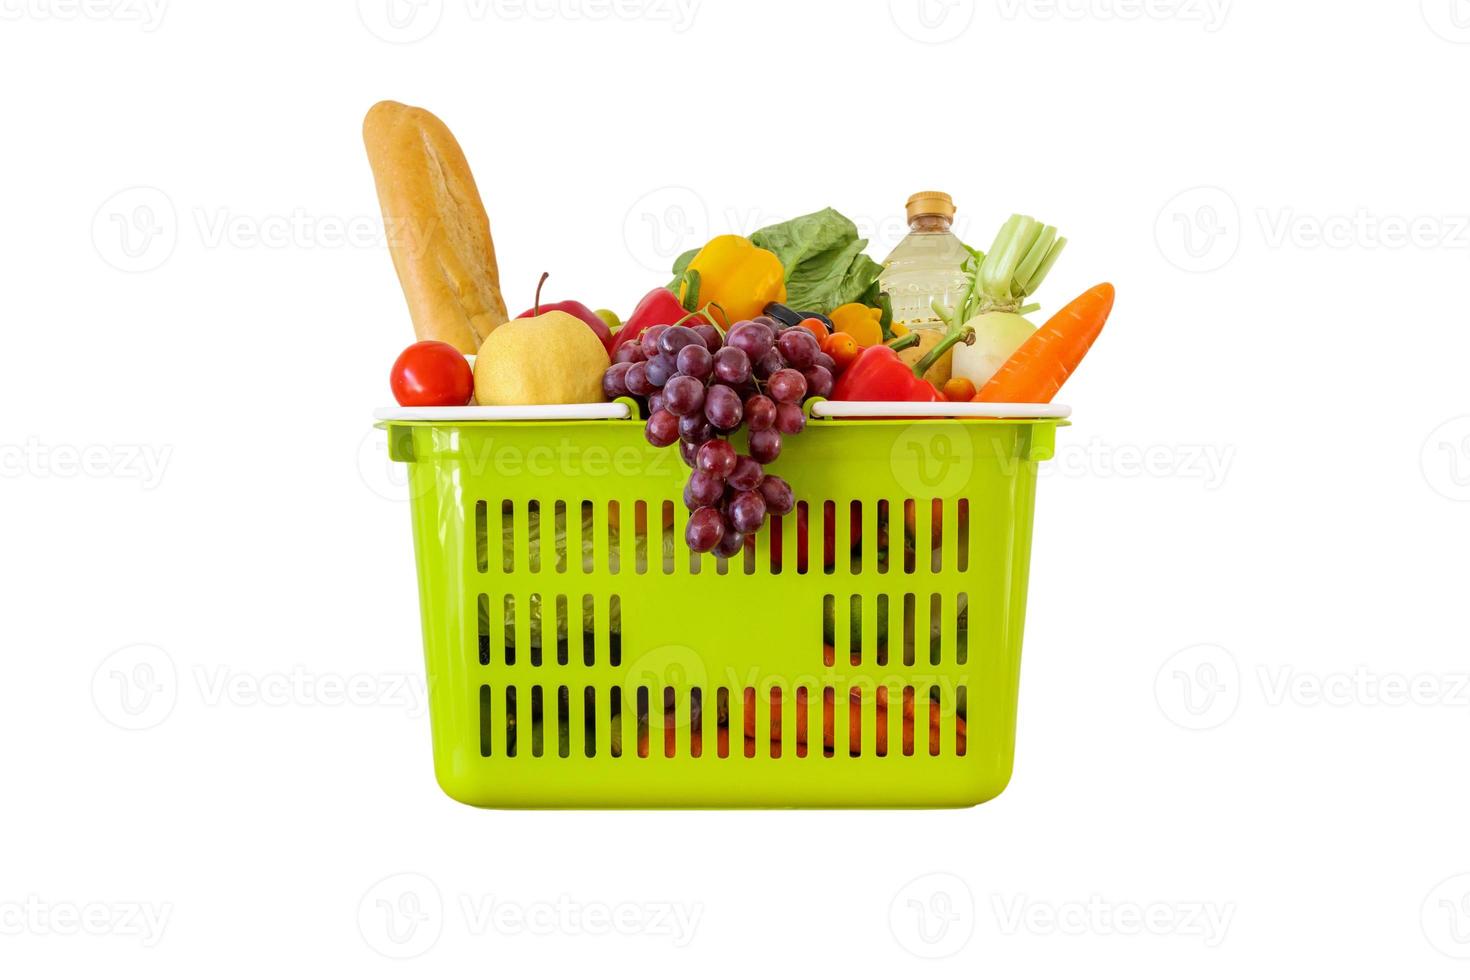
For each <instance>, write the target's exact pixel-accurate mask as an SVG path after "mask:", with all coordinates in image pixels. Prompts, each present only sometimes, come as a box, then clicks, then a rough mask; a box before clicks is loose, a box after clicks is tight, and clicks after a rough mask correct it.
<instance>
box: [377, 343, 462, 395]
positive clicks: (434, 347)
mask: <svg viewBox="0 0 1470 980" xmlns="http://www.w3.org/2000/svg"><path fill="white" fill-rule="evenodd" d="M388 383H389V384H390V385H391V386H392V387H393V397H394V398H396V399H398V404H400V405H409V406H418V405H452V406H458V405H468V404H469V403H470V398H471V397H472V396H473V395H474V393H475V373H474V372H473V371H471V370H470V363H469V361H466V360H465V357H464V355H463V354H461V353H460V352H459V351H458V350H457V349H455V348H454V347H452V346H451V345H449V344H446V343H444V342H443V341H440V340H421V341H419V342H418V343H416V344H412V345H410V346H409V347H407V348H406V349H405V350H404V351H403V353H402V354H399V355H398V360H396V361H394V362H393V370H392V372H391V373H390V374H389V375H388Z"/></svg>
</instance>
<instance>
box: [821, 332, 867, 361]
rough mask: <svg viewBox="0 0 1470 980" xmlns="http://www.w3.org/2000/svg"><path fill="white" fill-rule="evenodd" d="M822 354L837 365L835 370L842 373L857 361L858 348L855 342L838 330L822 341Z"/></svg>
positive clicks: (848, 335)
mask: <svg viewBox="0 0 1470 980" xmlns="http://www.w3.org/2000/svg"><path fill="white" fill-rule="evenodd" d="M822 353H823V354H826V355H827V356H828V357H830V358H832V360H833V361H835V362H836V363H837V370H838V371H842V370H845V369H846V368H847V366H848V365H849V364H851V363H852V362H853V361H855V360H857V356H858V353H859V348H858V344H857V341H856V340H854V339H853V338H852V336H851V335H850V334H845V333H842V332H841V331H840V330H839V331H838V332H837V333H834V334H832V335H831V336H830V337H828V338H827V339H826V340H824V341H822Z"/></svg>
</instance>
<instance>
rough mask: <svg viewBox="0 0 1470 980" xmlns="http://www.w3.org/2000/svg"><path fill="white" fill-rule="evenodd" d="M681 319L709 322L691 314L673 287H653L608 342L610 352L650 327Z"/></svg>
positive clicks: (696, 322) (696, 323) (685, 321)
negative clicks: (675, 293)
mask: <svg viewBox="0 0 1470 980" xmlns="http://www.w3.org/2000/svg"><path fill="white" fill-rule="evenodd" d="M681 320H682V321H683V322H684V323H685V324H687V325H689V326H698V325H699V324H701V323H707V322H709V321H707V320H705V318H704V317H702V316H699V315H697V314H696V315H694V316H691V315H690V314H689V311H688V310H686V309H684V306H683V304H682V303H680V302H679V297H678V296H676V295H674V291H673V290H672V289H667V288H665V287H663V286H659V287H658V288H657V289H651V290H649V291H648V293H647V294H645V295H644V297H643V298H642V299H640V300H639V301H638V305H637V306H635V307H634V308H633V312H632V313H630V314H628V319H627V320H625V321H624V322H623V325H622V326H621V327H618V331H617V333H615V334H613V336H612V339H611V340H609V341H608V342H607V349H608V353H612V352H613V351H615V350H617V349H618V346H619V345H620V344H622V343H623V342H624V341H628V340H636V339H637V338H638V335H639V334H641V333H643V331H644V330H646V329H648V328H649V327H654V326H658V325H659V324H669V323H678V322H680V321H681Z"/></svg>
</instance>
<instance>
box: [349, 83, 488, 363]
mask: <svg viewBox="0 0 1470 980" xmlns="http://www.w3.org/2000/svg"><path fill="white" fill-rule="evenodd" d="M362 139H363V143H364V145H365V146H366V147H367V154H368V162H369V163H370V164H371V165H372V168H373V179H374V181H375V182H376V183H377V187H378V204H379V206H381V208H382V210H383V224H384V227H385V229H386V230H387V236H388V247H389V250H390V251H391V252H392V254H393V268H394V269H395V270H396V271H397V272H398V282H399V284H400V285H401V286H402V287H403V295H404V297H405V298H406V299H407V300H408V311H409V315H410V316H411V317H412V318H413V328H414V333H415V334H417V336H418V338H419V339H420V340H442V341H444V342H445V343H448V344H452V345H454V346H455V347H457V348H458V349H459V350H461V351H463V352H464V353H466V354H473V353H475V352H476V351H478V350H479V349H480V344H481V343H482V342H483V341H484V339H485V338H486V337H487V336H489V334H490V331H492V330H494V329H495V328H496V327H498V326H500V324H502V323H504V322H505V321H506V320H507V319H508V317H507V316H506V311H505V300H504V298H503V297H502V296H501V294H500V269H499V267H498V266H497V265H496V262H495V242H494V240H493V239H492V238H491V237H490V219H489V218H488V217H487V216H486V214H485V206H484V205H483V204H482V203H481V201H480V192H479V190H478V188H476V186H475V177H474V175H473V174H472V173H471V172H470V165H469V162H468V161H466V160H465V156H464V151H463V150H461V149H460V147H459V143H458V141H456V140H455V138H454V134H453V133H451V132H450V131H449V127H448V126H445V125H444V123H443V122H441V121H440V120H439V118H438V117H437V116H435V115H434V114H433V113H432V112H429V111H428V110H427V109H419V108H416V107H414V106H407V105H403V104H402V103H399V102H379V103H378V104H377V105H375V106H373V107H372V108H371V109H369V110H368V114H367V118H366V119H364V120H363V124H362Z"/></svg>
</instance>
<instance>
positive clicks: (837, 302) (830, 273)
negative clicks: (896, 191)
mask: <svg viewBox="0 0 1470 980" xmlns="http://www.w3.org/2000/svg"><path fill="white" fill-rule="evenodd" d="M750 240H751V241H752V242H754V243H755V244H756V245H758V246H759V247H761V248H764V249H767V250H768V251H771V252H774V253H776V257H777V258H779V259H780V260H781V266H782V268H784V269H785V270H786V305H787V306H789V307H791V308H792V309H793V310H814V311H816V312H818V313H830V312H832V311H833V310H835V309H836V308H837V307H839V306H841V305H843V304H844V303H855V302H857V301H859V300H861V299H862V298H863V297H864V295H867V294H869V291H870V289H871V288H872V286H873V284H874V283H875V282H877V280H878V274H879V273H881V272H882V271H883V267H882V266H881V265H879V264H878V263H877V262H874V261H873V260H872V259H871V258H869V257H868V256H867V255H864V254H863V249H865V248H867V247H868V241H867V239H865V238H859V237H858V230H857V225H855V224H853V223H852V221H851V219H849V218H847V217H846V216H844V215H842V214H840V213H838V212H837V211H835V210H833V209H832V208H823V209H822V210H821V211H816V212H813V213H812V214H804V215H802V216H801V217H799V218H792V219H791V220H790V221H783V222H781V223H780V224H775V225H770V226H768V227H766V228H762V229H760V230H759V231H757V232H755V233H754V234H753V235H751V236H750Z"/></svg>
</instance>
